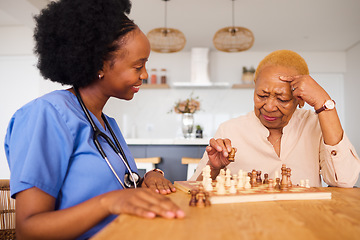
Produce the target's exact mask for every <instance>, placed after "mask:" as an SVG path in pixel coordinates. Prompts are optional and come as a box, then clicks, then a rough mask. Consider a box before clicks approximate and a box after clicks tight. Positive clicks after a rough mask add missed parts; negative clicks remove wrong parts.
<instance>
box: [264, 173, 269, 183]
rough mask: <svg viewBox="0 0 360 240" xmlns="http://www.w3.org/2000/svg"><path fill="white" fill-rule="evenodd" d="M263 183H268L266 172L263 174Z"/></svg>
mask: <svg viewBox="0 0 360 240" xmlns="http://www.w3.org/2000/svg"><path fill="white" fill-rule="evenodd" d="M263 184H269V174H267V173H265V174H264V181H263Z"/></svg>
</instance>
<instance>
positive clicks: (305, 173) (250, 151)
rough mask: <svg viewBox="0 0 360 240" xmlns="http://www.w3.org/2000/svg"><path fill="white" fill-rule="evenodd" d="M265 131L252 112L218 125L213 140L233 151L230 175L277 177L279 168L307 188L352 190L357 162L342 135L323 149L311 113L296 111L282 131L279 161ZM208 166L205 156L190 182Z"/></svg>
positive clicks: (347, 141)
mask: <svg viewBox="0 0 360 240" xmlns="http://www.w3.org/2000/svg"><path fill="white" fill-rule="evenodd" d="M268 136H269V131H268V129H267V128H266V127H265V126H264V125H262V123H261V122H260V120H259V119H258V118H257V117H256V115H255V113H254V112H250V113H248V114H247V115H245V116H240V117H238V118H234V119H231V120H228V121H226V122H224V123H222V124H221V125H220V126H219V128H218V130H217V132H216V133H215V136H214V138H215V139H217V138H229V139H230V140H231V143H232V145H233V147H235V148H237V152H236V155H235V161H234V162H233V163H230V164H229V165H228V166H227V168H228V169H230V170H231V173H232V174H237V173H238V171H239V170H240V169H241V170H243V171H246V172H250V171H251V170H253V169H255V170H260V171H261V172H262V175H263V174H264V173H268V174H269V178H272V179H274V177H275V174H278V176H279V177H281V166H282V164H286V167H289V168H291V170H292V172H291V181H292V183H293V184H295V185H296V184H299V183H300V180H306V179H309V181H310V186H312V187H321V185H322V184H321V176H322V177H323V180H324V182H325V183H327V184H328V185H330V186H337V187H353V185H354V184H355V183H356V181H357V179H358V176H359V172H360V160H359V157H358V156H357V154H356V151H355V149H354V147H353V145H352V144H351V142H350V141H349V139H348V138H347V136H346V135H345V133H344V136H343V139H342V140H341V141H340V142H339V143H338V144H337V145H335V146H329V145H326V144H325V143H324V141H323V139H322V133H321V129H320V124H319V120H318V116H317V115H316V114H315V113H314V112H313V111H311V110H304V109H297V110H296V111H295V112H294V114H293V116H292V118H291V119H290V121H289V123H288V124H287V125H286V126H285V127H284V129H283V136H282V138H281V151H280V157H278V155H277V154H276V152H275V150H274V148H273V146H272V145H271V143H270V142H269V141H268V140H267V137H268ZM207 162H208V156H207V153H206V152H205V153H204V155H203V158H202V159H201V161H200V162H199V165H198V167H197V169H196V171H195V173H194V175H193V176H192V177H191V179H190V180H196V178H197V177H198V176H199V175H200V174H201V171H202V169H203V168H204V167H205V165H206V164H207Z"/></svg>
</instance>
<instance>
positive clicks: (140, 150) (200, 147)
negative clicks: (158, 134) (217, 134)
mask: <svg viewBox="0 0 360 240" xmlns="http://www.w3.org/2000/svg"><path fill="white" fill-rule="evenodd" d="M126 142H127V144H128V146H129V149H130V151H131V153H132V155H133V157H134V158H153V157H160V158H161V161H160V163H158V164H156V165H155V166H156V168H160V169H161V170H163V171H164V172H165V177H166V178H167V179H169V180H170V181H171V182H174V181H185V180H186V179H187V167H188V166H187V164H182V163H181V159H182V158H183V157H186V158H201V157H202V156H203V154H204V152H205V148H206V146H208V145H209V139H208V138H192V139H184V138H177V139H167V138H163V139H161V138H151V139H142V138H129V139H126ZM144 173H145V172H144V171H143V170H141V171H140V170H139V174H140V176H143V174H144Z"/></svg>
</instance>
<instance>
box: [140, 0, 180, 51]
mask: <svg viewBox="0 0 360 240" xmlns="http://www.w3.org/2000/svg"><path fill="white" fill-rule="evenodd" d="M162 1H164V2H165V27H163V28H155V29H153V30H151V31H150V32H148V34H147V38H148V39H149V41H150V45H151V50H152V51H154V52H159V53H173V52H179V51H181V50H182V49H183V48H184V47H185V43H186V38H185V35H184V34H183V33H182V32H181V31H179V30H177V29H174V28H168V27H167V22H166V20H167V19H166V17H167V16H166V15H167V2H168V1H170V0H162Z"/></svg>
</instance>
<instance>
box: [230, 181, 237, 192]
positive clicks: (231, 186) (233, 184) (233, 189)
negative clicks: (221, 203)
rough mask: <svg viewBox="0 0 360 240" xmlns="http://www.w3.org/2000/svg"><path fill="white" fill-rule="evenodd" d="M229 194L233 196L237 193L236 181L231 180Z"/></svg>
mask: <svg viewBox="0 0 360 240" xmlns="http://www.w3.org/2000/svg"><path fill="white" fill-rule="evenodd" d="M229 192H230V193H232V194H235V193H236V187H235V180H231V183H230V189H229Z"/></svg>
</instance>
